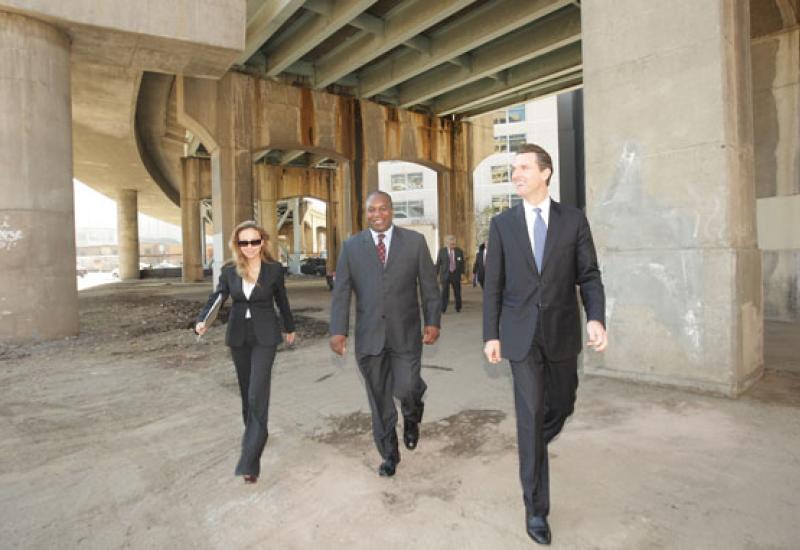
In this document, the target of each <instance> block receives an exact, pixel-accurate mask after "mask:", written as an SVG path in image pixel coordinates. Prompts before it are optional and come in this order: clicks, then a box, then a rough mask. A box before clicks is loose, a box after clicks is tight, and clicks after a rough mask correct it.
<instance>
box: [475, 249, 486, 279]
mask: <svg viewBox="0 0 800 550" xmlns="http://www.w3.org/2000/svg"><path fill="white" fill-rule="evenodd" d="M472 277H473V280H472V286H475V283H476V282H477V283H480V285H481V288H483V281H484V279H485V278H486V241H483V242H482V243H481V245H480V246H479V247H478V253H477V254H475V263H474V264H472Z"/></svg>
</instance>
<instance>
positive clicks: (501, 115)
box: [494, 111, 506, 124]
mask: <svg viewBox="0 0 800 550" xmlns="http://www.w3.org/2000/svg"><path fill="white" fill-rule="evenodd" d="M494 123H495V124H505V123H506V112H505V111H498V112H496V113H495V114H494Z"/></svg>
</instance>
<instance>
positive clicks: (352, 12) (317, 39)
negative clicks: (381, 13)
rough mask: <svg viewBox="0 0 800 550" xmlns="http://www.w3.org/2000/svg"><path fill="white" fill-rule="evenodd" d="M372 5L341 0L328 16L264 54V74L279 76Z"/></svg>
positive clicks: (315, 19) (360, 0)
mask: <svg viewBox="0 0 800 550" xmlns="http://www.w3.org/2000/svg"><path fill="white" fill-rule="evenodd" d="M374 3H375V0H340V1H338V2H336V3H335V4H334V5H333V6H332V8H331V11H330V14H328V15H314V16H313V17H312V18H311V21H310V22H309V23H308V24H305V25H303V26H302V27H300V28H299V29H298V30H297V32H296V33H295V34H294V35H293V36H292V37H291V40H286V41H284V42H283V43H281V44H280V45H279V46H278V47H277V48H276V49H275V50H274V51H271V52H267V59H266V65H267V75H268V76H277V75H279V74H280V73H281V72H283V71H284V70H286V68H287V67H289V66H290V65H291V64H293V63H294V62H296V61H298V60H300V58H301V57H303V56H304V55H305V54H307V53H308V52H310V51H311V50H312V49H314V47H316V46H317V45H318V44H320V43H321V42H322V41H324V40H325V39H326V38H328V37H330V36H331V35H332V34H333V33H335V32H336V31H338V30H339V29H341V28H342V27H344V26H345V25H347V24H348V23H349V22H350V21H351V20H353V19H354V18H355V17H356V16H358V15H359V14H360V13H361V12H362V11H364V10H365V9H367V8H368V7H369V6H370V5H372V4H374Z"/></svg>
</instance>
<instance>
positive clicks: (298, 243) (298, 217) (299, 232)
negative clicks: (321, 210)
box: [289, 198, 303, 273]
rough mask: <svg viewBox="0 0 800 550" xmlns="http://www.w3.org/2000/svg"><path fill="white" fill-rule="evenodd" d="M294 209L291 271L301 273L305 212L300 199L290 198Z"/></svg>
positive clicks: (290, 258) (290, 259) (291, 206)
mask: <svg viewBox="0 0 800 550" xmlns="http://www.w3.org/2000/svg"><path fill="white" fill-rule="evenodd" d="M289 205H290V208H291V209H292V253H291V254H289V273H300V258H301V255H302V252H303V213H302V208H301V207H300V199H299V198H295V199H291V200H289Z"/></svg>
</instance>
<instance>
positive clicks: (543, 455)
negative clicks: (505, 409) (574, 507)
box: [511, 330, 578, 516]
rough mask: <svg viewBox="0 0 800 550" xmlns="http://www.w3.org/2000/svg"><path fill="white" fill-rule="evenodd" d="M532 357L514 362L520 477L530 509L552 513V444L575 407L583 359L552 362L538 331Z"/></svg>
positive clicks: (531, 511)
mask: <svg viewBox="0 0 800 550" xmlns="http://www.w3.org/2000/svg"><path fill="white" fill-rule="evenodd" d="M536 332H537V335H536V337H534V341H533V345H532V346H531V350H530V352H529V353H528V356H527V357H526V358H525V359H524V360H523V361H511V372H512V374H513V377H514V406H515V409H516V413H517V447H518V450H519V478H520V482H521V483H522V494H523V500H524V501H525V509H526V510H527V512H528V513H529V514H534V515H537V516H547V514H548V513H549V512H550V471H549V461H548V457H547V445H548V443H550V441H552V440H553V438H554V437H556V436H557V435H558V434H559V432H561V429H562V428H563V427H564V422H565V421H566V420H567V417H569V415H571V414H572V411H573V410H574V406H575V394H576V390H577V389H578V358H577V357H574V358H570V359H567V360H565V361H551V360H550V359H548V357H547V354H546V352H545V350H544V347H543V345H542V341H541V338H540V336H539V331H538V330H537V331H536Z"/></svg>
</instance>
